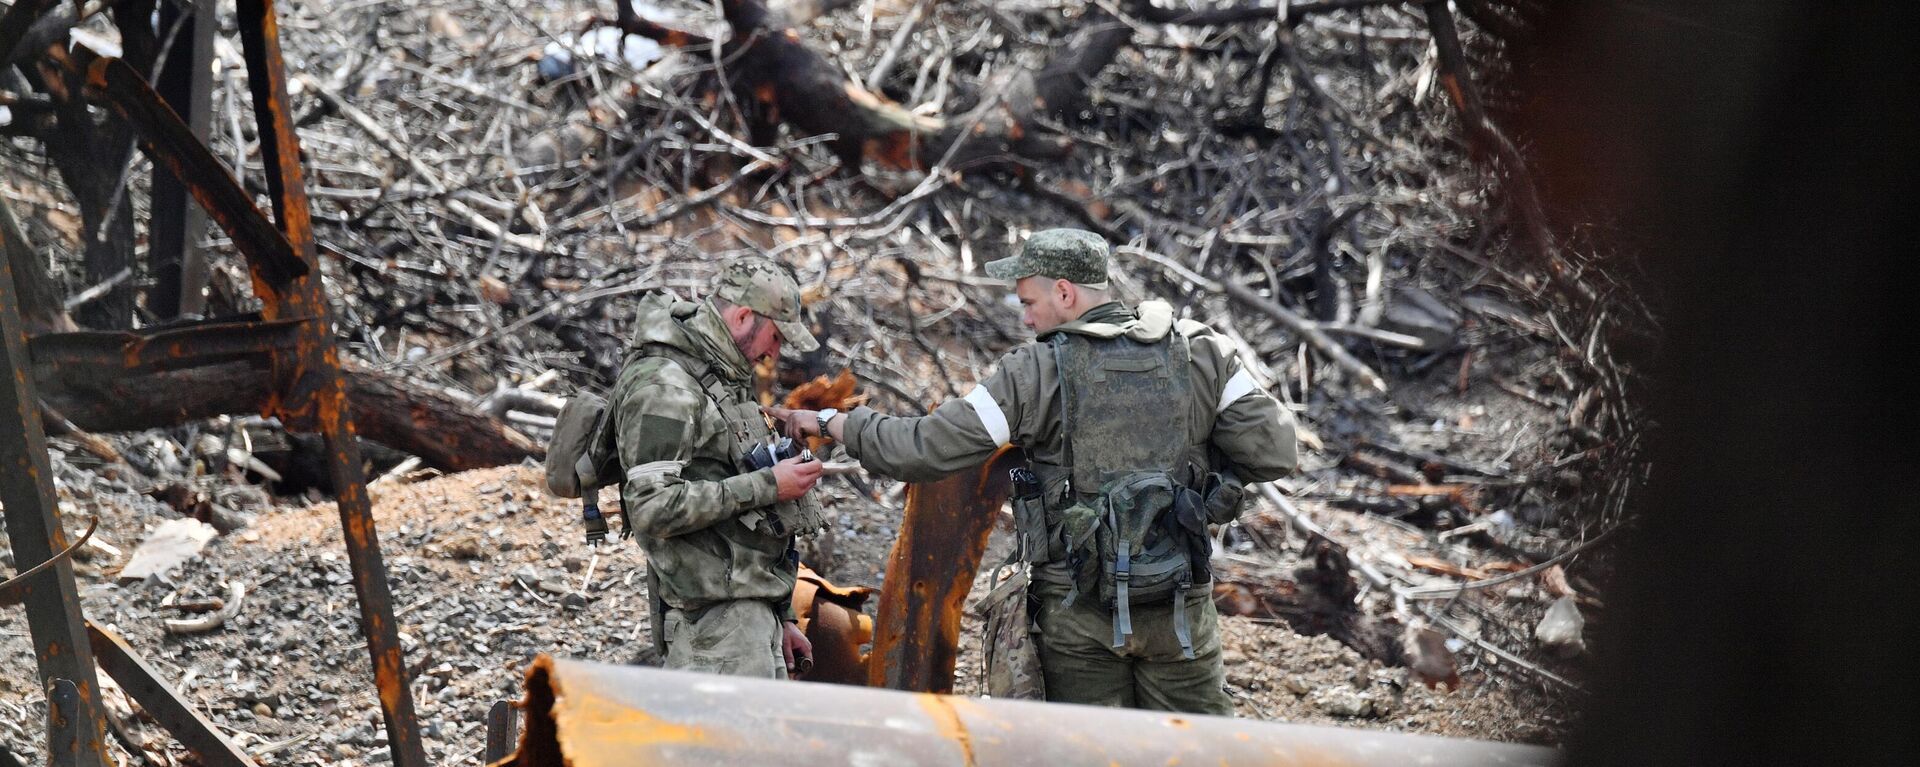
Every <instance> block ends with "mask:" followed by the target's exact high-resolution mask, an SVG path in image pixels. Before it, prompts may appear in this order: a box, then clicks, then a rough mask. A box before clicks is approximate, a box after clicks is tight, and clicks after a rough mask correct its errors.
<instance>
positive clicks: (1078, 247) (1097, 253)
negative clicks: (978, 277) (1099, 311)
mask: <svg viewBox="0 0 1920 767" xmlns="http://www.w3.org/2000/svg"><path fill="white" fill-rule="evenodd" d="M987 274H988V275H989V276H991V277H993V278H994V279H1000V280H1007V281H1013V280H1019V279H1023V278H1026V277H1032V276H1034V275H1036V274H1037V275H1042V276H1046V277H1054V278H1058V279H1062V280H1066V281H1068V282H1072V283H1075V284H1079V285H1087V286H1090V287H1096V288H1104V287H1106V285H1107V241H1106V240H1105V239H1102V238H1101V237H1100V235H1097V234H1094V233H1093V232H1089V231H1085V230H1081V229H1047V230H1044V231H1039V232H1034V233H1033V234H1032V235H1029V236H1028V237H1027V242H1026V244H1025V245H1022V246H1021V247H1020V254H1019V255H1016V256H1013V257H1010V258H1003V259H1000V260H998V261H989V262H987Z"/></svg>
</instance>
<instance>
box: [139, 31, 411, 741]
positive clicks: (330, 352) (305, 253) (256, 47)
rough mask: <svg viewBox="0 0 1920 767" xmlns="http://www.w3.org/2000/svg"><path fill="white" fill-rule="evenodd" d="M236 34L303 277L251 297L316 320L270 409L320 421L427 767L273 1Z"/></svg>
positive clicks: (379, 652) (398, 707)
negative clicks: (318, 249)
mask: <svg viewBox="0 0 1920 767" xmlns="http://www.w3.org/2000/svg"><path fill="white" fill-rule="evenodd" d="M239 27H240V39H241V49H242V51H243V52H244V54H245V56H246V60H247V87H248V89H249V90H251V91H252V92H253V107H254V119H255V120H256V122H257V123H258V124H259V135H260V156H261V161H262V163H263V164H264V165H265V166H266V177H267V191H268V193H269V194H270V196H271V197H272V199H273V212H274V219H275V221H277V222H278V223H279V226H280V231H281V233H283V234H285V235H286V242H287V243H288V244H289V245H291V246H292V251H293V255H294V256H295V257H296V258H297V259H298V260H299V262H300V263H301V264H303V265H304V266H305V267H306V270H305V271H304V272H303V273H302V274H300V275H297V276H296V275H289V274H286V273H285V272H284V271H283V270H280V269H279V268H278V267H276V265H275V264H274V263H273V262H272V261H271V260H252V259H250V261H251V267H252V268H251V270H250V271H251V273H252V275H253V284H254V293H255V295H258V296H259V297H260V298H261V300H262V301H263V302H264V306H263V307H262V310H261V314H262V316H263V317H265V318H266V319H268V320H277V319H297V318H304V319H307V320H309V321H308V322H305V323H302V324H301V327H300V330H299V331H298V332H297V333H296V346H297V356H292V357H288V358H281V361H282V362H283V363H284V364H280V365H276V366H275V369H276V372H277V373H278V374H279V378H280V380H281V382H282V383H283V388H282V389H281V390H280V391H281V392H282V393H283V397H282V398H281V399H280V400H279V401H278V402H277V403H270V409H271V410H272V411H273V413H274V414H275V415H282V416H285V417H286V420H302V419H304V418H311V419H313V421H314V422H315V423H316V424H317V425H318V426H319V430H320V435H321V436H322V437H323V438H325V440H326V445H327V454H328V470H329V473H330V474H331V475H332V477H333V487H334V491H335V503H336V505H337V506H338V508H339V510H340V526H341V528H342V531H343V532H344V533H345V537H346V544H347V560H348V563H349V564H350V565H351V566H352V571H353V589H354V593H355V594H356V595H358V597H359V601H360V630H361V633H363V634H365V635H366V637H367V650H368V652H369V654H371V655H372V656H373V678H374V685H375V687H376V688H377V690H378V692H379V695H380V710H381V713H382V714H383V715H384V716H385V719H386V726H387V742H388V743H389V747H390V749H391V750H392V753H393V762H394V764H396V765H398V767H426V763H427V752H426V745H425V744H424V743H423V742H422V741H421V739H420V727H419V722H417V721H415V719H414V713H413V692H412V691H411V690H410V689H409V688H408V685H407V671H406V663H405V659H404V656H403V654H402V651H401V647H400V636H399V627H397V626H395V625H394V617H393V595H392V594H391V593H390V592H389V591H388V589H387V568H386V564H385V563H384V562H383V561H382V558H381V555H380V539H379V537H378V535H376V534H375V532H374V528H373V506H372V503H371V501H370V500H369V499H368V497H367V488H366V477H365V475H364V474H363V473H362V470H361V468H360V466H361V464H360V443H359V441H358V440H356V439H355V438H354V426H353V417H352V414H351V413H350V411H349V409H348V406H347V387H346V381H345V376H344V375H343V373H342V371H341V367H340V352H339V349H338V348H337V347H336V345H335V344H334V339H333V320H332V308H331V307H330V306H328V304H327V297H326V290H325V287H324V285H323V284H322V283H321V280H320V265H319V261H318V258H317V256H316V255H315V252H314V239H313V220H312V217H311V215H310V211H309V210H308V206H307V185H306V176H305V173H304V171H303V170H302V169H301V166H300V139H299V137H298V136H296V135H294V131H293V117H292V115H291V113H290V111H291V107H290V106H289V104H288V98H287V73H286V68H285V66H284V65H283V64H282V62H281V59H280V32H279V26H278V21H277V19H276V17H275V12H274V6H273V2H272V0H240V2H239ZM177 122H178V118H176V123H177ZM182 127H184V125H182ZM211 212H212V209H211V207H209V213H211Z"/></svg>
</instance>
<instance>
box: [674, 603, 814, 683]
mask: <svg viewBox="0 0 1920 767" xmlns="http://www.w3.org/2000/svg"><path fill="white" fill-rule="evenodd" d="M661 625H662V627H663V629H664V631H665V634H666V639H667V663H666V665H667V668H670V669H679V670H682V671H704V672H706V673H709V674H728V675H731V676H751V677H759V678H762V679H785V678H787V661H786V658H785V657H783V656H782V655H781V653H780V634H781V627H780V616H779V615H778V614H776V613H775V612H774V611H773V605H772V604H771V603H768V602H764V601H761V600H757V599H735V600H731V601H727V602H717V603H715V604H713V605H711V606H709V607H707V608H705V609H702V610H677V609H669V610H667V614H666V619H665V621H663V622H662V624H661Z"/></svg>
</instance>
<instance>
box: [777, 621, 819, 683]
mask: <svg viewBox="0 0 1920 767" xmlns="http://www.w3.org/2000/svg"><path fill="white" fill-rule="evenodd" d="M780 655H781V656H783V657H785V658H786V660H787V675H788V676H791V677H795V678H798V677H800V676H802V675H805V674H806V673H807V672H808V671H812V670H813V643H812V642H810V641H807V635H806V634H803V633H800V627H799V626H797V625H795V624H792V623H788V622H786V621H781V622H780Z"/></svg>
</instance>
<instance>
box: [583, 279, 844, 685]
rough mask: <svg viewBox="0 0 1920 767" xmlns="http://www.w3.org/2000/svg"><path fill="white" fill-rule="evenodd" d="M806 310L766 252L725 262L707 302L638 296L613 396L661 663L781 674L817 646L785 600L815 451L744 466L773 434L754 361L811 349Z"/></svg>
mask: <svg viewBox="0 0 1920 767" xmlns="http://www.w3.org/2000/svg"><path fill="white" fill-rule="evenodd" d="M800 320H801V316H800V288H799V286H798V285H796V284H794V281H793V279H792V278H791V277H789V276H787V274H786V272H784V271H783V270H782V269H781V268H780V267H779V266H777V265H775V264H774V263H772V262H770V261H766V260H760V259H749V260H743V261H740V262H736V263H734V264H731V265H729V266H727V267H726V268H725V269H724V270H723V271H722V272H721V274H720V276H719V278H718V282H717V286H716V288H715V290H714V293H713V295H712V296H711V297H710V298H709V299H707V300H705V301H699V302H685V301H676V300H673V298H672V297H670V296H667V295H662V294H655V295H651V296H648V297H647V298H645V299H643V300H642V301H641V303H640V307H639V312H638V316H637V317H636V324H637V325H638V328H639V329H638V331H637V332H636V333H635V334H634V338H633V343H632V346H631V348H630V349H629V350H628V352H627V359H626V362H625V365H624V367H623V368H622V370H621V372H620V379H619V382H618V383H616V384H615V386H614V390H613V392H612V394H611V396H610V397H609V398H608V404H607V407H608V409H609V411H610V413H611V414H612V426H613V429H614V439H615V441H616V443H617V445H618V449H619V456H620V466H621V468H622V470H623V471H624V472H625V473H626V478H625V481H624V483H623V484H622V485H621V490H620V498H621V501H622V504H623V508H624V509H625V510H626V512H627V518H628V519H629V520H630V524H631V525H632V527H633V528H634V529H635V530H636V531H637V532H638V533H640V535H638V536H637V538H638V539H639V541H640V543H641V546H642V547H643V548H645V549H646V552H647V564H648V586H649V590H650V591H651V594H650V598H651V599H652V600H654V601H653V605H654V608H655V612H654V626H653V628H654V639H655V647H656V648H657V649H659V650H660V651H661V652H662V653H664V655H665V658H666V666H667V667H668V668H675V669H688V670H695V671H707V672H713V673H721V674H735V675H741V676H755V677H770V678H785V677H786V676H787V675H788V673H789V672H790V671H791V670H792V669H793V667H794V663H795V660H796V656H800V657H810V656H811V647H810V646H809V645H808V643H807V640H806V638H805V637H804V636H802V635H801V633H800V631H799V630H798V628H797V627H795V626H794V624H793V622H792V620H793V616H792V614H791V610H790V608H789V602H790V600H791V598H792V595H793V583H794V577H795V573H796V569H797V563H798V555H797V554H796V552H795V549H794V534H795V533H796V532H798V533H808V532H811V531H812V530H814V529H816V528H818V527H819V526H820V510H819V506H818V501H816V500H815V499H814V498H813V497H812V496H810V495H808V494H807V491H808V490H809V489H811V488H812V487H813V485H814V483H815V482H818V481H819V478H820V468H821V467H820V463H819V462H818V461H814V460H804V461H803V460H801V459H799V458H791V459H788V460H785V461H782V462H780V463H778V464H776V465H774V466H773V467H771V468H764V469H759V470H755V471H746V470H745V469H747V468H748V467H747V466H746V465H745V464H744V461H743V460H742V456H743V455H744V454H745V453H746V451H747V450H748V449H750V448H751V447H753V446H755V445H760V444H765V443H766V442H768V441H769V439H770V438H771V437H772V436H773V435H772V432H771V430H769V429H768V427H767V421H766V419H765V417H764V416H763V415H762V414H761V413H760V410H759V407H758V405H757V404H756V403H755V402H754V401H753V399H752V393H753V386H752V384H753V363H754V362H755V361H757V360H760V359H777V358H778V357H779V354H780V348H781V346H782V345H783V344H784V345H785V346H786V347H787V348H791V349H794V350H797V351H802V352H804V351H810V350H812V349H815V348H817V343H816V342H815V341H814V339H813V336H812V334H810V333H808V332H807V329H806V326H805V325H803V324H801V322H800Z"/></svg>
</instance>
